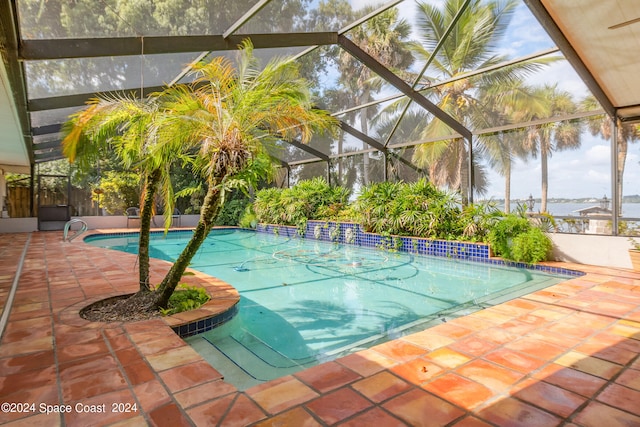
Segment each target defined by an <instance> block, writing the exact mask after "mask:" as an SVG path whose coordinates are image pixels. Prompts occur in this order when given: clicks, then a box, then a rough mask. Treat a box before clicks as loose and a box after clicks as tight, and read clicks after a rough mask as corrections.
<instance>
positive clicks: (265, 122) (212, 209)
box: [64, 42, 335, 308]
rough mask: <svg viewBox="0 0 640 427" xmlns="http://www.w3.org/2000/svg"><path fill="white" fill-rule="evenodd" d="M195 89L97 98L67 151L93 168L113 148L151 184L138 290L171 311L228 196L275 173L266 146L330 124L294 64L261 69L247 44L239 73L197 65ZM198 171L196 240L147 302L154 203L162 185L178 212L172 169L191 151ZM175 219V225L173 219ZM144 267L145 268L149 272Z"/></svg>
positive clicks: (222, 61) (78, 119)
mask: <svg viewBox="0 0 640 427" xmlns="http://www.w3.org/2000/svg"><path fill="white" fill-rule="evenodd" d="M192 74H193V76H194V77H195V78H194V79H193V80H192V83H189V84H181V85H176V86H172V87H168V88H166V89H165V90H164V91H162V92H160V93H156V94H152V95H151V96H149V97H147V98H144V99H142V100H137V99H132V98H126V97H121V98H120V97H119V98H114V99H100V100H94V101H92V103H91V104H90V106H89V108H88V109H86V110H84V111H81V112H79V113H77V114H76V115H74V116H73V117H72V119H71V121H70V122H69V123H68V124H67V125H66V126H65V129H66V132H67V136H66V137H65V141H64V152H65V154H66V155H67V156H68V157H69V159H70V160H72V161H73V160H75V159H76V158H78V159H79V160H80V161H84V162H90V161H91V160H92V159H94V158H95V157H96V156H97V155H98V153H99V152H100V150H104V149H114V150H115V151H117V152H118V154H119V156H120V158H121V159H122V161H123V163H124V164H125V165H128V166H131V167H135V168H136V169H138V170H139V171H140V172H141V176H142V177H143V179H144V190H145V191H144V195H143V203H142V212H141V228H140V239H139V241H140V243H139V257H140V270H141V271H140V292H139V293H138V294H136V295H134V297H133V298H132V303H134V304H135V300H136V299H137V298H145V301H146V302H147V303H148V304H149V306H150V308H153V307H160V308H166V307H167V304H168V301H169V298H170V296H171V295H172V294H173V292H174V291H175V289H176V286H178V283H179V281H180V278H181V277H182V275H183V274H184V272H185V270H186V268H187V267H188V265H189V263H190V261H191V259H192V258H193V256H194V255H195V253H196V251H197V250H198V248H199V247H200V245H201V244H202V242H203V241H204V239H205V238H206V236H207V234H208V233H209V230H210V229H211V227H212V226H213V224H214V221H215V219H216V217H217V215H218V213H219V211H220V208H221V206H222V205H223V204H224V202H225V200H226V198H227V197H228V195H229V194H230V191H232V190H234V189H238V188H243V189H246V188H247V187H248V186H250V185H255V184H257V183H258V182H259V181H260V180H262V179H264V178H265V177H266V176H268V175H269V173H270V171H271V170H272V163H271V159H270V158H269V157H268V156H267V154H266V153H265V152H264V151H263V149H262V148H263V144H264V143H266V142H268V141H273V140H275V139H290V138H297V139H298V140H300V141H302V142H307V141H309V139H310V138H311V135H312V132H313V131H315V130H325V129H330V128H332V127H333V125H334V123H335V121H334V119H332V118H331V117H330V116H329V115H328V114H327V113H326V112H324V111H321V110H316V109H314V108H313V107H312V102H311V97H310V94H309V92H308V90H307V84H306V81H304V80H303V79H300V78H299V77H298V74H297V66H296V64H295V62H293V61H292V60H290V59H275V60H272V61H271V62H269V63H268V64H267V65H266V66H265V67H264V68H261V67H260V66H259V64H258V62H257V60H256V58H255V56H254V55H253V46H252V45H251V44H250V43H249V42H245V43H243V44H242V46H241V49H240V50H239V56H238V67H237V68H235V67H234V66H233V64H232V62H231V61H230V60H229V59H226V58H222V57H218V58H214V59H213V60H212V61H211V62H209V63H201V64H198V65H196V66H194V70H193V72H192ZM194 151H197V153H196V156H195V159H194V160H193V164H194V166H193V168H194V170H195V171H196V172H198V173H201V174H202V176H203V177H204V178H205V179H206V185H207V189H206V193H205V197H204V201H203V204H202V209H201V212H200V220H199V222H198V225H197V226H196V228H195V230H194V233H193V237H192V238H191V240H190V241H189V242H188V244H187V246H186V247H185V249H184V250H183V251H182V253H181V254H180V255H179V257H178V259H177V260H176V261H175V262H174V264H173V265H172V267H171V269H170V270H169V272H168V273H167V275H166V276H165V278H164V279H163V281H162V282H161V283H160V284H159V285H158V286H157V288H156V289H155V290H154V291H153V293H152V295H151V296H150V297H147V296H144V295H142V294H145V293H146V294H148V293H149V292H148V291H149V283H148V277H149V275H148V248H149V230H150V222H151V221H150V220H151V213H152V211H153V197H154V195H155V193H156V189H158V188H162V190H163V194H164V195H165V197H163V199H164V201H165V212H168V216H169V217H170V215H171V213H172V212H173V201H174V197H173V191H172V187H171V185H170V184H171V182H170V179H169V174H168V172H169V171H170V166H171V164H172V162H174V161H176V160H186V159H187V158H186V157H185V156H184V155H183V153H194ZM169 220H170V218H169ZM143 269H144V270H146V271H144V272H143Z"/></svg>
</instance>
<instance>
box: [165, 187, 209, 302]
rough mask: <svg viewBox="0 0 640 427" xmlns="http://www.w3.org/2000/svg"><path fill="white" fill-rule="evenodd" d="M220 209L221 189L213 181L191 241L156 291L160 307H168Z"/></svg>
mask: <svg viewBox="0 0 640 427" xmlns="http://www.w3.org/2000/svg"><path fill="white" fill-rule="evenodd" d="M219 211H220V189H219V188H218V187H217V186H216V185H215V184H213V183H211V184H209V189H208V190H207V194H206V196H205V198H204V202H203V205H202V210H201V211H200V220H199V221H198V225H197V226H196V228H195V230H194V231H193V236H192V237H191V240H189V243H187V246H186V247H185V248H184V249H183V250H182V252H181V253H180V256H179V257H178V259H177V260H176V262H174V263H173V266H172V267H171V270H169V272H168V273H167V275H166V276H165V277H164V279H163V280H162V283H160V285H159V286H158V289H157V291H156V293H157V296H156V305H157V306H158V307H162V308H166V307H167V304H168V303H169V297H171V294H173V292H174V290H175V289H176V287H177V286H178V283H179V282H180V279H181V278H182V275H183V274H184V272H185V270H186V269H187V267H189V264H190V263H191V260H192V259H193V257H194V256H195V254H196V252H197V251H198V249H199V248H200V246H201V245H202V242H204V239H206V238H207V235H208V234H209V231H210V230H211V227H213V223H214V221H215V218H216V216H217V215H218V212H219Z"/></svg>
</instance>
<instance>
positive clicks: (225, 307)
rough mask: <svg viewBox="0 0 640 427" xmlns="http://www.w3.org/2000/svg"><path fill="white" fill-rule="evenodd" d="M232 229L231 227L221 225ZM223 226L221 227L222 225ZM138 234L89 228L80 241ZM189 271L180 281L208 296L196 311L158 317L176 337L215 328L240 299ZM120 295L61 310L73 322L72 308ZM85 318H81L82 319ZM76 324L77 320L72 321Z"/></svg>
mask: <svg viewBox="0 0 640 427" xmlns="http://www.w3.org/2000/svg"><path fill="white" fill-rule="evenodd" d="M224 228H233V227H224ZM221 229H222V228H221ZM191 232H192V230H169V231H168V232H167V233H172V234H173V233H176V234H177V233H191ZM136 233H139V231H138V230H117V231H113V230H108V231H107V230H90V231H88V232H87V234H86V235H85V236H83V239H82V243H83V244H87V243H86V242H85V239H86V238H87V237H92V236H126V235H130V234H136ZM151 233H152V234H164V233H165V232H164V231H163V230H152V231H151ZM156 261H157V262H161V263H167V264H168V265H172V264H173V263H171V262H169V261H164V260H157V259H156ZM186 272H188V273H189V274H187V275H185V276H183V277H182V279H181V280H180V283H185V284H187V285H191V286H193V285H195V286H199V287H202V288H204V289H205V290H206V291H207V294H208V295H209V297H210V299H209V301H207V302H206V303H204V304H203V305H202V306H200V307H199V308H197V309H195V310H189V311H185V312H181V313H176V314H171V315H167V316H160V317H159V318H160V319H162V320H163V321H164V322H165V323H166V324H167V325H169V326H170V327H171V329H172V330H173V332H175V333H176V334H177V335H178V336H179V337H181V338H186V337H189V336H192V335H196V334H199V333H202V332H206V331H209V330H211V329H214V328H216V327H218V326H220V325H222V324H224V323H226V322H228V321H229V320H231V319H232V318H233V317H234V316H235V315H236V314H237V312H238V303H239V302H240V294H239V292H238V291H237V290H236V288H234V287H233V286H232V285H230V284H228V283H226V282H224V281H222V280H220V279H217V278H215V277H213V276H210V275H207V274H205V273H202V272H200V271H198V270H194V269H191V268H188V269H187V270H186ZM118 295H122V294H114V295H108V296H100V297H96V298H93V299H90V300H88V301H83V302H80V303H77V304H75V305H73V306H69V307H68V308H67V309H65V310H64V311H63V313H66V312H69V313H71V315H66V314H63V316H64V318H65V320H67V321H68V322H73V319H74V318H75V315H73V313H74V312H75V311H78V312H79V311H80V310H81V309H82V308H84V307H86V306H87V305H89V304H93V303H94V302H97V301H100V300H103V299H106V298H110V297H114V296H118ZM83 320H84V319H83ZM73 323H77V322H73Z"/></svg>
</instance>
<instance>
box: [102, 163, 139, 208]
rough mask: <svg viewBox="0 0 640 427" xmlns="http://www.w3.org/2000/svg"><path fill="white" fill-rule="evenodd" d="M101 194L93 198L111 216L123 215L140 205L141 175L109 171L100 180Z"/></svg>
mask: <svg viewBox="0 0 640 427" xmlns="http://www.w3.org/2000/svg"><path fill="white" fill-rule="evenodd" d="M100 190H101V193H100V194H98V193H95V192H94V193H93V195H92V197H93V199H94V200H96V201H98V200H99V201H100V207H101V208H104V209H105V210H106V211H107V212H108V213H109V214H111V215H122V214H123V213H124V211H125V210H126V209H127V208H128V207H131V206H139V205H140V175H137V174H135V173H131V172H114V171H107V172H105V174H104V176H103V177H102V178H101V179H100Z"/></svg>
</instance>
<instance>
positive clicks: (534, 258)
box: [511, 227, 553, 264]
mask: <svg viewBox="0 0 640 427" xmlns="http://www.w3.org/2000/svg"><path fill="white" fill-rule="evenodd" d="M552 246H553V245H552V243H551V239H549V237H548V236H547V235H546V234H544V232H543V231H542V230H540V229H539V228H535V227H533V228H531V229H530V230H528V231H526V232H524V233H520V234H518V235H517V236H515V237H514V238H513V242H512V246H511V255H512V256H513V260H514V261H518V262H526V263H528V264H533V263H536V262H540V261H544V260H546V259H547V258H548V257H549V254H550V253H551V248H552Z"/></svg>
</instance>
